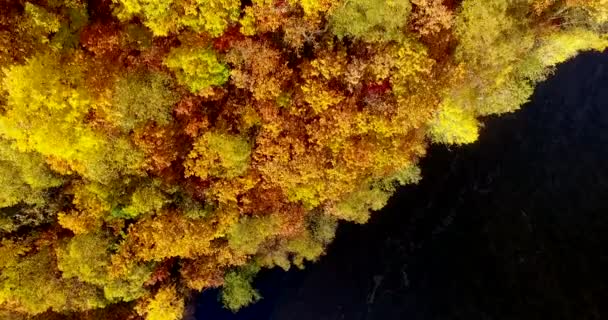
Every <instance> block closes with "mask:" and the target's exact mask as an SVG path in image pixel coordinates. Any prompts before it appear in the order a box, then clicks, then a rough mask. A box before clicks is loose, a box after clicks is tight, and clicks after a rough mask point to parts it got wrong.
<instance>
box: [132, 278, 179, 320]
mask: <svg viewBox="0 0 608 320" xmlns="http://www.w3.org/2000/svg"><path fill="white" fill-rule="evenodd" d="M138 312H139V314H141V315H145V317H146V320H179V319H181V318H182V315H183V313H184V299H183V298H180V296H179V294H178V292H177V289H176V287H175V286H174V285H171V286H166V287H163V288H161V289H160V290H158V292H157V293H156V294H155V295H154V297H152V298H151V299H150V300H149V301H148V303H147V305H146V306H145V307H143V308H140V309H139V310H138Z"/></svg>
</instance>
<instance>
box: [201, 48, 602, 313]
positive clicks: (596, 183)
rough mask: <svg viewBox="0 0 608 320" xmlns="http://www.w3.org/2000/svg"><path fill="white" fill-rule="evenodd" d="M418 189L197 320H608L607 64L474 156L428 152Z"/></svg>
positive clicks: (574, 76)
mask: <svg viewBox="0 0 608 320" xmlns="http://www.w3.org/2000/svg"><path fill="white" fill-rule="evenodd" d="M421 167H422V170H423V176H424V179H423V181H421V183H420V184H419V185H417V186H408V187H405V188H403V189H401V190H400V191H399V192H398V193H397V194H396V195H395V196H394V197H393V198H392V199H391V201H390V203H389V205H388V206H387V207H386V208H385V209H383V210H382V212H379V213H376V214H375V215H374V216H373V218H372V219H371V221H370V223H369V224H367V225H364V226H359V225H352V224H343V225H341V226H340V228H339V230H338V235H337V238H336V241H335V242H334V243H333V244H332V245H331V246H330V248H329V250H328V254H327V255H326V256H325V257H323V258H322V259H321V260H320V261H319V262H317V263H315V264H310V265H309V266H308V268H307V269H306V270H304V271H295V270H294V271H290V272H287V273H286V272H282V271H280V270H272V271H265V272H263V273H262V274H260V276H259V277H258V279H257V280H256V283H255V285H256V287H257V288H259V289H260V291H261V293H262V295H264V297H265V298H264V299H263V300H262V301H260V302H259V303H257V304H255V305H253V306H251V307H248V308H245V309H243V310H242V311H241V312H239V313H238V314H236V315H233V314H232V313H230V312H228V311H226V310H223V309H222V308H221V306H220V305H219V304H218V303H217V299H216V292H214V291H210V292H206V293H204V294H202V295H201V297H200V298H199V299H198V301H197V306H196V314H195V317H196V318H197V319H214V320H219V319H247V320H264V319H272V320H284V319H285V320H300V319H301V320H311V319H314V320H323V319H328V320H329V319H332V320H333V319H346V320H359V319H361V320H368V319H382V320H390V319H408V320H409V319H467V320H469V319H513V320H515V319H569V320H570V319H602V318H603V319H608V310H606V308H604V307H603V306H604V305H605V304H606V302H607V301H608V272H607V270H608V54H606V53H605V54H597V53H586V54H582V55H581V56H579V57H578V58H576V59H575V60H573V61H570V62H568V63H565V64H563V65H562V66H560V67H559V68H558V70H557V72H556V74H555V75H554V76H553V77H551V79H549V80H548V81H546V82H545V83H542V84H540V85H539V86H538V88H537V90H536V92H535V94H534V96H533V98H532V102H531V103H529V104H528V105H526V106H525V107H524V108H523V110H522V111H519V112H516V113H514V114H509V115H505V116H502V117H499V118H488V119H486V120H485V128H484V129H483V131H482V133H481V137H480V140H479V142H478V143H476V144H474V145H469V146H465V147H461V148H452V150H448V149H447V148H445V147H443V146H433V147H432V148H431V150H429V156H428V157H427V158H426V159H424V160H423V161H422V164H421Z"/></svg>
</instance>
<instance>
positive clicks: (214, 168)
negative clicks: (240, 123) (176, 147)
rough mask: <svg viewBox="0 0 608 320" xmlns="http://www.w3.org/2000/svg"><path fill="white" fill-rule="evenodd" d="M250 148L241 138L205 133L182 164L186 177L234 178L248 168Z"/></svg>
mask: <svg viewBox="0 0 608 320" xmlns="http://www.w3.org/2000/svg"><path fill="white" fill-rule="evenodd" d="M250 154H251V146H250V145H249V142H248V141H247V140H245V139H244V138H242V137H239V136H235V135H230V134H225V133H213V132H207V133H205V134H204V135H202V136H201V137H199V138H198V140H197V141H195V142H194V149H193V150H192V151H191V152H190V154H188V159H187V160H186V161H185V162H184V166H185V167H186V176H190V175H195V176H197V177H199V178H201V179H207V177H217V178H227V179H230V178H235V177H238V176H240V175H242V174H243V173H244V172H245V171H246V170H247V168H248V167H249V162H250Z"/></svg>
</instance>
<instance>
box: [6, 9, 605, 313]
mask: <svg viewBox="0 0 608 320" xmlns="http://www.w3.org/2000/svg"><path fill="white" fill-rule="evenodd" d="M606 47H608V0H483V1H481V0H249V1H247V0H242V1H241V0H32V1H25V0H0V184H1V187H0V239H1V240H0V317H1V318H3V319H25V318H29V317H34V318H35V319H62V318H65V317H66V316H67V317H73V318H79V319H148V320H178V319H181V318H182V317H183V316H184V314H185V312H186V311H185V310H186V305H187V304H188V301H189V299H190V298H191V297H193V295H194V293H196V292H199V291H202V290H205V289H209V288H220V289H221V294H220V297H219V298H220V299H221V301H222V302H223V303H224V305H225V306H226V307H227V308H229V309H232V310H235V311H236V310H238V309H239V308H241V307H242V306H245V305H247V304H249V303H252V302H255V301H256V300H258V299H259V298H260V296H259V294H258V293H257V291H256V290H255V288H253V287H252V285H251V281H252V279H253V278H254V276H255V274H256V273H257V272H258V271H259V270H261V269H262V268H273V267H280V268H283V269H285V270H287V269H289V268H291V267H299V268H301V267H304V264H305V263H306V262H307V261H315V260H317V259H318V258H319V257H320V256H321V255H323V253H324V250H325V248H326V246H327V245H328V244H329V243H330V242H331V241H332V239H333V237H334V234H335V230H336V226H337V224H338V223H339V222H340V221H350V222H355V223H365V222H366V221H367V220H368V219H369V217H370V211H373V210H378V209H380V208H382V207H383V206H384V205H385V203H386V201H387V200H388V198H389V196H390V195H391V194H392V192H393V191H394V190H395V189H396V188H397V187H398V186H399V185H404V184H409V183H415V182H417V181H418V180H419V179H420V178H421V177H420V170H419V169H418V168H417V166H416V165H417V163H418V161H419V159H420V158H421V157H423V156H424V154H425V150H426V149H427V146H428V144H429V143H441V144H456V145H458V144H465V143H471V142H473V141H475V140H476V139H477V137H478V132H479V127H480V119H481V118H482V117H484V116H487V115H493V114H503V113H508V112H512V111H515V110H517V109H518V108H519V107H520V106H521V105H522V104H523V103H525V102H526V101H527V100H528V98H529V97H530V95H531V94H532V92H533V90H534V86H535V84H536V83H538V82H539V81H542V80H543V79H545V78H546V77H547V76H548V75H549V74H550V73H551V72H552V68H554V66H556V65H557V64H558V63H560V62H563V61H565V60H567V59H569V58H571V57H573V56H574V55H576V54H577V53H578V52H580V51H582V50H604V49H605V48H606Z"/></svg>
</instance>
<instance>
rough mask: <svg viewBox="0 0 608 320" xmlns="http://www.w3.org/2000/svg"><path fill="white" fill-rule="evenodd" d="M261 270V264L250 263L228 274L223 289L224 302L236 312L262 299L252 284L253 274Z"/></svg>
mask: <svg viewBox="0 0 608 320" xmlns="http://www.w3.org/2000/svg"><path fill="white" fill-rule="evenodd" d="M259 270H260V267H259V266H257V265H255V264H250V265H247V266H244V267H242V268H239V269H237V270H233V271H230V272H228V273H227V274H226V276H225V277H224V281H225V283H224V287H223V289H222V302H223V303H224V306H226V308H228V309H230V310H232V311H235V312H236V311H237V310H239V309H240V308H242V307H244V306H246V305H248V304H250V303H253V302H255V301H257V300H259V299H261V296H260V294H259V293H258V292H257V291H256V290H255V289H253V287H252V286H251V281H253V276H255V274H256V273H257V272H258V271H259Z"/></svg>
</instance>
